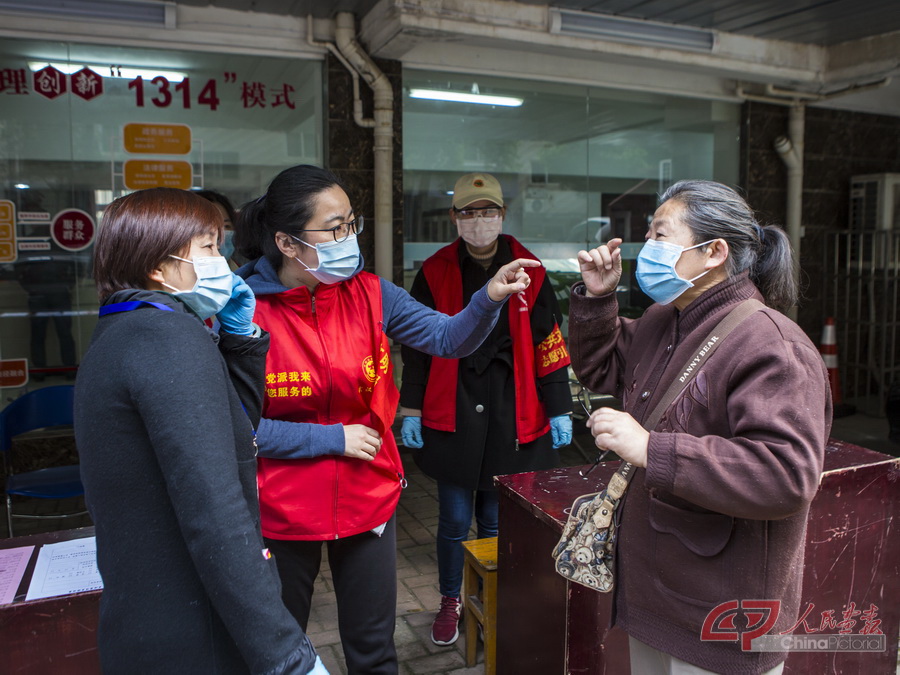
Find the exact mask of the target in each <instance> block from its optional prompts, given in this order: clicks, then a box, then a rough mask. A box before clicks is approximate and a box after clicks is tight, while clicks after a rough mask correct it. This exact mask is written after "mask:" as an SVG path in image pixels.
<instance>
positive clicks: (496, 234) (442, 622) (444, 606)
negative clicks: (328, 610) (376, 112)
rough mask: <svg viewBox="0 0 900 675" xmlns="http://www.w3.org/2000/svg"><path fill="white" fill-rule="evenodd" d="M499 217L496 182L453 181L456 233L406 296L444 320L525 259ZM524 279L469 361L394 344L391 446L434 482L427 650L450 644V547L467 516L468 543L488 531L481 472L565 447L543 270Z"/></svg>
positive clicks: (455, 618)
mask: <svg viewBox="0 0 900 675" xmlns="http://www.w3.org/2000/svg"><path fill="white" fill-rule="evenodd" d="M505 215H506V208H505V207H504V203H503V192H502V190H501V189H500V183H499V182H498V181H497V179H496V178H494V177H493V176H491V175H489V174H485V173H470V174H466V175H465V176H462V177H461V178H460V179H459V180H458V181H457V182H456V187H455V188H454V192H453V206H452V208H451V209H450V219H451V220H452V221H453V222H454V223H455V224H456V226H457V228H458V230H459V235H460V238H459V239H457V240H456V241H455V242H453V243H452V244H450V245H449V246H446V247H444V248H443V249H441V250H440V251H438V252H437V253H435V254H434V255H433V256H432V257H430V258H429V259H428V260H426V261H425V264H424V265H423V266H422V269H421V270H420V271H419V274H418V275H417V276H416V280H415V282H413V286H412V291H411V293H412V296H413V297H414V298H416V299H417V300H420V301H421V302H423V303H425V304H426V305H428V306H429V307H435V308H437V310H438V311H441V312H446V313H447V314H456V313H457V312H459V311H461V310H462V309H463V307H464V306H467V305H468V304H470V303H471V302H472V301H473V300H474V293H475V291H476V290H477V289H478V288H480V287H481V286H482V285H483V284H484V282H485V280H487V279H489V278H491V276H492V275H493V274H495V273H496V271H497V270H498V269H500V267H501V266H502V265H505V264H506V263H507V262H509V261H510V260H513V259H515V258H520V257H526V258H534V256H533V255H532V254H531V253H530V252H528V251H527V250H526V249H525V248H524V247H523V246H522V245H521V244H520V243H519V242H518V241H516V240H515V239H513V238H512V237H510V236H508V235H501V234H500V231H501V229H502V226H503V218H504V216H505ZM528 274H529V276H530V277H531V279H532V284H531V285H530V286H529V288H528V289H527V290H526V291H524V292H523V293H519V294H517V295H516V297H514V298H512V299H511V300H510V301H509V303H508V305H507V306H508V308H509V309H508V311H505V312H503V313H502V314H501V316H500V319H499V320H498V322H497V325H496V326H495V327H494V330H493V331H492V332H491V334H490V336H489V337H488V339H487V340H485V341H484V343H482V345H481V346H480V347H479V348H478V349H477V350H476V351H475V352H474V353H473V354H471V355H470V356H467V357H465V358H462V359H442V358H432V357H431V356H429V355H427V354H423V353H421V352H419V351H416V350H415V349H413V348H409V347H404V349H403V387H402V390H401V394H400V403H401V406H402V408H401V413H402V414H404V415H406V417H405V418H404V420H403V443H404V445H406V446H408V447H412V448H421V450H417V451H416V454H415V459H416V463H417V464H418V465H419V466H420V467H421V469H422V470H423V471H424V472H425V473H426V474H428V475H429V476H431V477H432V478H434V479H435V480H437V482H438V502H439V510H440V515H439V519H438V531H437V558H438V575H439V580H440V591H441V606H440V609H439V610H438V613H437V616H436V617H435V620H434V623H433V625H432V628H431V640H432V642H434V643H435V644H437V645H450V644H453V643H454V642H456V639H457V638H458V637H459V618H460V602H459V591H460V585H461V583H462V568H463V550H462V546H460V542H462V541H465V540H466V539H467V538H468V536H469V528H470V527H471V524H472V514H473V510H474V514H475V520H476V523H477V525H478V536H479V538H483V537H496V536H497V525H498V514H497V507H498V504H497V491H496V489H495V488H494V485H493V477H494V476H495V475H499V474H508V473H518V472H522V471H535V470H538V469H547V468H550V467H553V466H555V465H556V463H557V459H558V458H557V453H556V448H559V447H562V446H563V445H568V443H569V442H570V441H571V440H572V420H571V418H570V417H569V413H570V412H571V410H572V399H571V394H570V392H569V382H568V369H567V368H566V366H568V364H569V355H568V352H567V351H566V346H565V344H564V343H563V339H562V335H561V334H560V332H559V321H561V318H560V317H561V315H560V311H559V305H558V303H557V301H556V296H555V295H554V293H553V288H552V287H551V285H550V281H549V279H547V275H546V270H545V269H544V268H543V267H533V268H531V269H529V270H528ZM423 427H424V428H423ZM423 446H424V447H423ZM473 504H474V509H473Z"/></svg>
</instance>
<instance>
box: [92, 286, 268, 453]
mask: <svg viewBox="0 0 900 675" xmlns="http://www.w3.org/2000/svg"><path fill="white" fill-rule="evenodd" d="M141 305H151V306H153V307H156V308H157V309H161V310H163V311H166V312H174V311H175V310H174V309H172V308H171V307H169V306H167V305H164V304H162V303H160V302H150V301H149V300H131V301H130V302H117V303H115V304H112V305H103V307H101V308H100V316H106V315H107V314H116V313H118V312H130V311H132V310H135V309H138V308H140V307H141ZM241 408H243V409H244V414H245V415H246V416H247V420H248V421H250V413H249V412H247V406H245V405H244V402H243V401H241ZM250 432H251V433H252V434H253V448H254V449H255V450H256V451H257V452H259V446H257V445H256V427H254V426H253V422H250Z"/></svg>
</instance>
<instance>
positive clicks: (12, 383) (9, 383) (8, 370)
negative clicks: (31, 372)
mask: <svg viewBox="0 0 900 675" xmlns="http://www.w3.org/2000/svg"><path fill="white" fill-rule="evenodd" d="M26 384H28V359H4V360H2V361H0V389H2V388H6V387H24V386H25V385H26Z"/></svg>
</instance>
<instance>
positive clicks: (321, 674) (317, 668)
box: [307, 656, 328, 675]
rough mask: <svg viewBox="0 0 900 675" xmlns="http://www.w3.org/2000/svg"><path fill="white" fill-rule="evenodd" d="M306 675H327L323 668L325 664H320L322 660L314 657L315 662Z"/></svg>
mask: <svg viewBox="0 0 900 675" xmlns="http://www.w3.org/2000/svg"><path fill="white" fill-rule="evenodd" d="M307 675H328V670H327V669H326V668H325V664H324V663H322V659H320V658H319V657H318V656H316V662H315V664H313V667H312V670H311V671H309V673H307Z"/></svg>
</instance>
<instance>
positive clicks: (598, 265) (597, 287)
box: [578, 239, 622, 295]
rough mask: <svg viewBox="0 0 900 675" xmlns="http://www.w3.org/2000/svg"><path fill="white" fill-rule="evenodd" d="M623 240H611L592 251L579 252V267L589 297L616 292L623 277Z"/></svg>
mask: <svg viewBox="0 0 900 675" xmlns="http://www.w3.org/2000/svg"><path fill="white" fill-rule="evenodd" d="M621 243H622V240H621V239H610V240H609V241H608V242H607V243H606V244H603V245H602V246H598V247H597V248H592V249H591V250H590V251H579V252H578V267H579V268H580V269H581V279H582V281H584V287H585V288H586V289H587V294H588V295H606V294H607V293H612V292H613V291H614V290H616V286H618V285H619V279H620V278H621V277H622V251H621V249H620V248H619V246H620V245H621Z"/></svg>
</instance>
